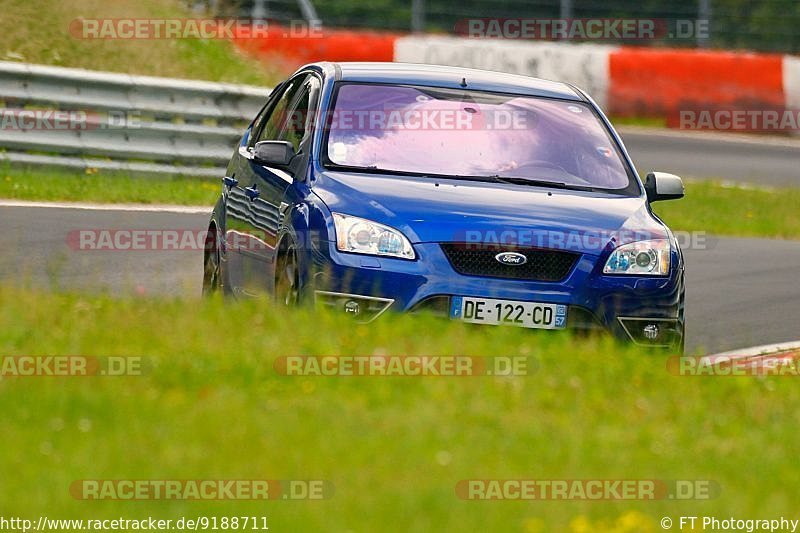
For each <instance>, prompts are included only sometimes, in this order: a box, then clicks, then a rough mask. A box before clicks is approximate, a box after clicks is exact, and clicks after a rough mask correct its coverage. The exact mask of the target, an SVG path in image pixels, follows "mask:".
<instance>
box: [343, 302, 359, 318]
mask: <svg viewBox="0 0 800 533" xmlns="http://www.w3.org/2000/svg"><path fill="white" fill-rule="evenodd" d="M344 312H345V313H347V314H348V315H353V316H358V315H360V314H361V306H360V305H358V302H357V301H355V300H347V302H345V304H344Z"/></svg>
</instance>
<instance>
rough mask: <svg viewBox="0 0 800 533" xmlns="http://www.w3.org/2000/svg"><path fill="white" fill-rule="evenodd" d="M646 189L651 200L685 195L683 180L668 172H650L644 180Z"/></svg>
mask: <svg viewBox="0 0 800 533" xmlns="http://www.w3.org/2000/svg"><path fill="white" fill-rule="evenodd" d="M644 190H645V192H646V193H647V200H648V201H650V202H657V201H659V200H677V199H679V198H683V196H684V188H683V180H681V179H680V178H679V177H678V176H676V175H675V174H667V173H666V172H651V173H649V174H648V175H647V177H646V178H645V180H644Z"/></svg>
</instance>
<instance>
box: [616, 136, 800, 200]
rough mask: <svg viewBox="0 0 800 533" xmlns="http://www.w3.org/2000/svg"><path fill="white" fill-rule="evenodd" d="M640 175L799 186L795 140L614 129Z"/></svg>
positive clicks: (798, 142) (799, 147) (799, 151)
mask: <svg viewBox="0 0 800 533" xmlns="http://www.w3.org/2000/svg"><path fill="white" fill-rule="evenodd" d="M618 131H619V133H620V135H621V136H622V139H623V142H624V143H625V146H626V148H627V149H628V151H629V152H630V154H631V157H632V158H633V160H634V162H635V163H636V168H637V170H638V171H639V173H640V175H641V176H642V177H644V176H645V174H647V172H650V171H652V170H658V171H661V172H671V173H672V174H677V175H678V176H682V177H684V178H692V179H706V178H713V179H721V180H728V181H739V182H747V183H752V184H757V185H760V186H773V187H779V186H784V187H785V186H798V185H800V172H798V167H797V162H798V161H800V140H795V139H793V138H791V137H765V136H757V135H739V134H731V133H713V134H710V133H706V132H693V131H678V130H668V129H654V128H638V127H630V126H627V127H626V126H623V127H620V128H618Z"/></svg>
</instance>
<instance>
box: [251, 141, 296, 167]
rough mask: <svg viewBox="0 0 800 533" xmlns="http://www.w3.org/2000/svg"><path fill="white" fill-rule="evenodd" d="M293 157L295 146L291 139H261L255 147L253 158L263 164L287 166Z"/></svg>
mask: <svg viewBox="0 0 800 533" xmlns="http://www.w3.org/2000/svg"><path fill="white" fill-rule="evenodd" d="M293 157H294V146H292V143H290V142H289V141H261V142H257V143H256V145H255V147H254V148H253V160H254V161H255V162H256V163H260V164H262V165H273V166H276V167H285V166H287V165H289V163H291V162H292V158H293Z"/></svg>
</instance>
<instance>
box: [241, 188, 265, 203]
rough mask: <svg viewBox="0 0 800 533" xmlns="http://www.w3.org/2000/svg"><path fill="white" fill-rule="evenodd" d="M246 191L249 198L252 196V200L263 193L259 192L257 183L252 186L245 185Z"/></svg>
mask: <svg viewBox="0 0 800 533" xmlns="http://www.w3.org/2000/svg"><path fill="white" fill-rule="evenodd" d="M244 193H245V194H246V195H247V197H248V198H250V201H251V202H252V201H253V200H255V199H256V198H258V197H259V196H260V195H261V193H260V192H258V189H257V188H256V186H255V185H253V186H252V187H245V188H244Z"/></svg>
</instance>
